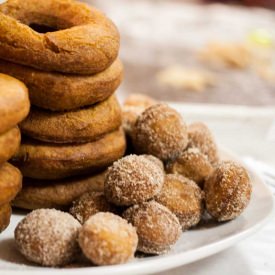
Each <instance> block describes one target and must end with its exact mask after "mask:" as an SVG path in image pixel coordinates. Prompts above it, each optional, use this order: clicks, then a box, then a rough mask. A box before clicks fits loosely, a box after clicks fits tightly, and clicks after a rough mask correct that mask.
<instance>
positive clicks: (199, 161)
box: [166, 147, 213, 187]
mask: <svg viewBox="0 0 275 275" xmlns="http://www.w3.org/2000/svg"><path fill="white" fill-rule="evenodd" d="M166 170H167V171H168V172H169V173H172V174H180V175H183V176H185V177H187V178H189V179H191V180H193V181H195V182H196V183H197V184H198V185H199V186H200V187H203V183H204V181H205V179H206V178H207V177H208V176H209V175H210V174H211V173H212V171H213V167H212V165H211V163H210V162H209V159H208V157H207V156H206V155H204V154H202V153H201V151H200V150H199V149H198V148H195V147H194V148H192V147H191V148H188V149H187V150H186V151H184V152H183V153H182V154H181V155H180V156H179V157H178V158H176V159H175V160H174V161H171V162H170V163H168V164H167V167H166Z"/></svg>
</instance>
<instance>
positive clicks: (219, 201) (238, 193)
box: [204, 161, 252, 221]
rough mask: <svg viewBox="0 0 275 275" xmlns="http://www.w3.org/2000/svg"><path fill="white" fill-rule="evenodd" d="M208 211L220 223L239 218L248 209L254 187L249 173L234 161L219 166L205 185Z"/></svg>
mask: <svg viewBox="0 0 275 275" xmlns="http://www.w3.org/2000/svg"><path fill="white" fill-rule="evenodd" d="M204 192H205V202H206V209H207V211H208V212H209V214H210V215H211V216H212V217H214V218H215V219H217V220H218V221H228V220H232V219H234V218H236V217H238V216H239V215H240V214H241V213H242V212H243V210H244V209H245V208H246V207H247V205H248V203H249V201H250V197H251V193H252V185H251V182H250V179H249V175H248V173H247V171H246V170H245V169H244V168H243V167H242V166H240V165H239V164H237V163H235V162H233V161H224V162H221V163H219V164H218V166H217V167H216V169H215V170H214V172H213V173H212V175H211V176H210V177H209V178H208V179H207V181H206V182H205V184H204Z"/></svg>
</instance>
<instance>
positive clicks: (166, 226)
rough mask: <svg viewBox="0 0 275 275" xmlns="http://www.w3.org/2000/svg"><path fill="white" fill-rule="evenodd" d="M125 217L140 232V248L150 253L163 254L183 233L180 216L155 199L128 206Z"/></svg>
mask: <svg viewBox="0 0 275 275" xmlns="http://www.w3.org/2000/svg"><path fill="white" fill-rule="evenodd" d="M123 217H124V218H125V219H127V220H128V221H129V222H131V223H132V224H133V225H134V226H135V227H136V230H137V234H138V250H139V251H141V252H144V253H149V254H163V253H165V252H167V251H168V250H169V249H170V248H171V246H172V245H174V244H175V243H176V241H177V240H178V239H179V237H180V235H181V226H180V223H179V220H178V218H177V217H176V216H175V215H174V214H173V213H172V212H171V211H170V210H169V209H168V208H167V207H165V206H163V205H161V204H159V203H158V202H155V201H149V202H145V203H142V204H139V205H134V206H132V207H130V208H128V209H127V210H126V211H125V212H124V213H123Z"/></svg>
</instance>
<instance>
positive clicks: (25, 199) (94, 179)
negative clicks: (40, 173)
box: [12, 172, 105, 210]
mask: <svg viewBox="0 0 275 275" xmlns="http://www.w3.org/2000/svg"><path fill="white" fill-rule="evenodd" d="M104 177H105V172H102V173H100V174H94V175H89V176H75V177H71V178H66V179H61V180H37V179H30V178H24V179H23V188H22V190H21V191H20V192H19V193H18V194H17V196H16V197H15V199H14V200H13V201H12V205H13V206H16V207H19V208H23V209H38V208H56V209H62V210H68V209H69V207H70V206H71V204H72V202H73V201H74V200H76V199H77V198H79V197H80V196H81V195H82V194H85V193H87V192H88V193H89V192H90V191H97V192H102V191H103V186H104Z"/></svg>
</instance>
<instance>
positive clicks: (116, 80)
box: [0, 59, 123, 111]
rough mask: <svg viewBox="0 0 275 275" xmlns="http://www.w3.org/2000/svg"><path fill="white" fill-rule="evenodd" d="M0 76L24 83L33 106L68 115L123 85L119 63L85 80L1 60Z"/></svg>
mask: <svg viewBox="0 0 275 275" xmlns="http://www.w3.org/2000/svg"><path fill="white" fill-rule="evenodd" d="M0 73H6V74H8V75H11V76H13V77H15V78H17V79H20V80H21V81H23V82H24V83H25V84H26V85H27V87H28V89H29V96H30V101H31V103H32V105H35V106H37V107H41V108H44V109H49V110H51V111H64V110H72V109H77V108H80V107H84V106H90V105H92V104H95V103H97V102H101V101H103V100H105V99H106V98H107V97H109V96H110V95H111V94H112V93H113V92H114V91H115V90H116V89H117V87H118V86H119V84H120V83H121V81H122V77H123V66H122V63H121V61H120V60H119V59H117V60H116V61H115V62H114V63H113V64H112V65H111V66H110V67H109V68H107V69H106V70H105V71H103V72H101V73H98V74H95V75H85V76H81V75H64V74H62V73H55V72H44V71H40V70H36V69H34V68H30V67H27V66H23V65H19V64H15V63H11V62H8V61H4V60H0Z"/></svg>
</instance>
